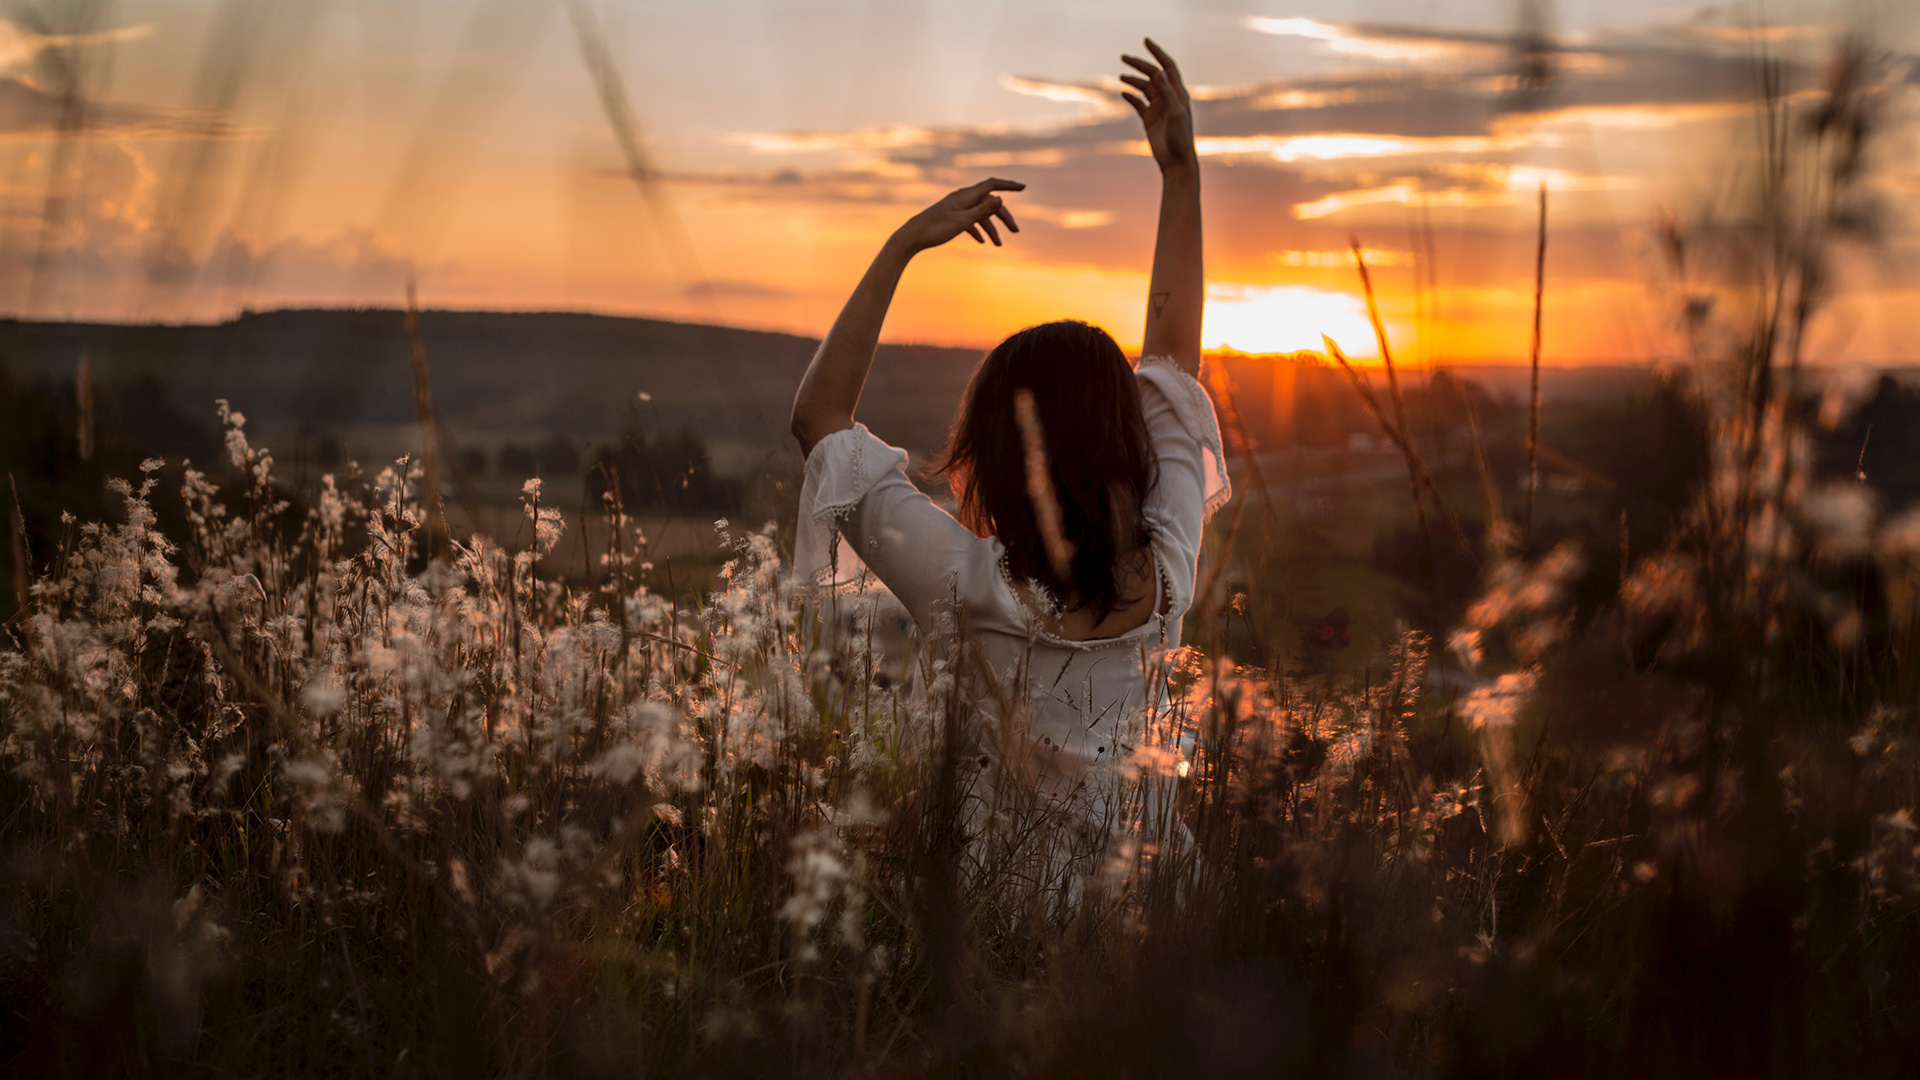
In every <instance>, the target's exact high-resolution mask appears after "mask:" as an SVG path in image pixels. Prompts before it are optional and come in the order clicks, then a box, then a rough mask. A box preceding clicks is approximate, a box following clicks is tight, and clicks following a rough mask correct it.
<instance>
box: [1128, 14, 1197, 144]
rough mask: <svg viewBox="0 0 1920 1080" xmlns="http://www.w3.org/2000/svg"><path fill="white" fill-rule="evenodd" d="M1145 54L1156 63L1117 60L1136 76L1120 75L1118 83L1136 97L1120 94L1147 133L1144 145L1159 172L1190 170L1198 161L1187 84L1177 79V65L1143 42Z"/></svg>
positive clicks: (1134, 59)
mask: <svg viewBox="0 0 1920 1080" xmlns="http://www.w3.org/2000/svg"><path fill="white" fill-rule="evenodd" d="M1146 45H1147V50H1148V51H1149V52H1151V53H1153V58H1154V60H1158V61H1159V63H1158V64H1155V63H1153V62H1151V61H1147V60H1142V59H1140V58H1139V57H1137V56H1122V57H1121V58H1120V59H1121V60H1122V61H1124V62H1125V63H1126V64H1127V65H1128V66H1129V67H1132V68H1133V69H1134V70H1135V71H1138V72H1140V74H1138V75H1122V76H1120V81H1121V82H1123V83H1126V84H1127V85H1128V86H1131V87H1133V88H1134V89H1135V90H1138V91H1140V93H1139V94H1138V95H1134V94H1129V93H1126V92H1125V91H1122V92H1121V94H1120V96H1121V97H1124V98H1126V99H1127V104H1129V105H1131V106H1133V111H1134V112H1137V113H1139V114H1140V122H1141V123H1142V124H1143V125H1145V126H1146V129H1147V145H1148V146H1150V147H1152V148H1153V160H1154V161H1156V162H1158V163H1159V165H1160V171H1161V172H1166V171H1167V170H1169V169H1174V168H1191V167H1192V166H1193V165H1194V164H1195V163H1196V162H1197V160H1198V158H1197V157H1196V156H1195V154H1194V150H1193V101H1192V99H1191V98H1189V97H1188V96H1187V84H1186V83H1185V82H1184V81H1183V80H1182V79H1181V78H1180V65H1178V64H1176V63H1174V62H1173V57H1171V56H1168V55H1167V51H1166V50H1165V49H1162V48H1161V47H1160V46H1158V45H1156V44H1154V43H1153V39H1152V38H1147V39H1146Z"/></svg>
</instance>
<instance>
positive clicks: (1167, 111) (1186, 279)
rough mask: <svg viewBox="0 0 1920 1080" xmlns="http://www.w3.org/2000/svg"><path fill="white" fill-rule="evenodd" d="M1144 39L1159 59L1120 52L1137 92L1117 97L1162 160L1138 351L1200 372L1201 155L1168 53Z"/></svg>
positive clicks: (1191, 372)
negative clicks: (1157, 226)
mask: <svg viewBox="0 0 1920 1080" xmlns="http://www.w3.org/2000/svg"><path fill="white" fill-rule="evenodd" d="M1146 44H1147V48H1148V50H1150V51H1151V52H1152V53H1153V57H1154V59H1155V60H1158V61H1159V63H1158V64H1154V63H1151V62H1149V61H1146V60H1142V59H1140V58H1139V57H1137V56H1123V57H1121V59H1122V60H1124V61H1125V62H1126V63H1127V64H1128V65H1130V66H1131V67H1133V68H1134V70H1136V71H1138V72H1140V74H1139V75H1122V76H1120V79H1121V81H1123V82H1125V83H1126V84H1127V85H1129V86H1131V87H1133V88H1134V89H1136V90H1138V91H1140V96H1139V97H1136V96H1134V95H1133V94H1124V95H1122V96H1124V97H1125V98H1126V99H1127V104H1129V105H1132V106H1133V109H1134V111H1135V112H1137V113H1139V114H1140V122H1141V123H1142V124H1143V125H1145V126H1146V129H1147V145H1148V146H1149V147H1151V148H1152V150H1153V160H1154V161H1155V162H1156V163H1158V164H1159V166H1160V230H1159V235H1158V237H1157V238H1156V239H1155V241H1154V245H1153V276H1152V280H1151V283H1150V284H1149V285H1148V286H1147V326H1146V332H1145V333H1144V334H1143V335H1142V338H1141V349H1140V354H1141V355H1142V356H1170V357H1172V358H1173V360H1174V362H1175V363H1177V364H1179V365H1180V367H1181V369H1182V370H1184V371H1185V372H1186V373H1187V374H1189V375H1193V376H1196V377H1197V376H1198V375H1199V374H1200V324H1201V318H1202V316H1203V314H1204V312H1205V310H1206V307H1205V305H1206V270H1205V263H1204V261H1203V259H1202V258H1201V251H1200V158H1199V155H1198V154H1196V153H1195V152H1194V145H1193V103H1192V101H1191V100H1190V99H1189V98H1188V96H1187V87H1186V83H1185V82H1184V81H1182V79H1181V78H1180V68H1179V66H1178V65H1176V64H1175V63H1174V62H1173V57H1171V56H1168V55H1167V53H1166V50H1164V49H1162V48H1161V47H1160V46H1158V45H1156V44H1154V43H1153V41H1152V39H1148V40H1147V43H1146Z"/></svg>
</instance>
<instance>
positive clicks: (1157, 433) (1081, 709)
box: [794, 357, 1230, 826]
mask: <svg viewBox="0 0 1920 1080" xmlns="http://www.w3.org/2000/svg"><path fill="white" fill-rule="evenodd" d="M1137 377H1138V378H1139V380H1140V400H1141V407H1142V410H1143V412H1144V414H1145V419H1146V426H1147V432H1148V436H1149V439H1150V440H1151V443H1152V446H1153V452H1154V455H1155V457H1156V458H1157V459H1158V463H1159V479H1158V481H1157V482H1156V483H1155V484H1154V486H1153V488H1152V490H1151V491H1149V492H1148V493H1147V498H1146V504H1145V506H1144V508H1143V510H1144V517H1145V519H1146V523H1147V528H1148V532H1149V536H1150V541H1151V550H1152V554H1153V558H1154V561H1155V562H1156V563H1157V564H1158V567H1159V575H1158V576H1159V581H1158V583H1157V584H1158V588H1159V589H1160V590H1161V593H1160V599H1161V601H1162V602H1161V603H1159V604H1156V605H1155V610H1156V611H1157V612H1159V614H1158V615H1157V616H1156V617H1153V618H1149V619H1148V620H1147V621H1146V622H1145V623H1143V624H1142V625H1140V626H1138V627H1136V628H1134V629H1132V630H1129V631H1127V632H1126V633H1124V634H1120V635H1118V636H1115V637H1108V638H1094V639H1090V640H1085V641H1072V640H1068V639H1065V638H1061V637H1058V636H1055V635H1053V634H1050V633H1048V632H1047V631H1046V630H1045V628H1044V627H1043V626H1042V625H1041V619H1040V617H1039V614H1038V613H1037V612H1036V611H1035V610H1034V609H1033V608H1032V607H1031V606H1030V605H1029V604H1028V603H1027V602H1026V601H1025V600H1023V599H1022V596H1021V593H1020V592H1019V591H1018V590H1016V589H1015V588H1014V583H1013V580H1012V578H1011V576H1010V574H1009V573H1008V571H1007V563H1006V548H1005V547H1004V545H1002V544H1001V542H1000V541H999V540H998V539H995V538H992V537H980V536H976V535H975V534H974V533H973V531H972V530H970V529H968V528H967V527H966V526H964V525H962V524H961V523H960V522H959V521H958V520H956V519H955V518H954V517H953V515H951V514H949V513H947V512H946V511H945V510H943V509H941V508H940V507H939V506H938V505H937V504H935V503H934V501H933V500H932V499H931V498H929V497H928V496H927V495H926V494H925V493H924V492H922V491H921V490H920V489H919V488H917V487H915V486H914V485H913V483H912V482H911V481H910V480H908V479H907V475H906V462H907V454H906V451H904V450H901V449H899V448H898V447H894V446H889V445H888V444H886V443H884V442H882V441H881V440H879V439H878V438H876V437H874V435H873V434H872V433H871V432H869V431H868V430H867V429H866V427H865V426H864V425H861V424H855V425H854V426H852V427H850V428H846V429H844V430H841V431H836V432H834V433H833V434H831V435H828V436H827V437H826V438H824V439H822V440H820V442H819V443H818V444H816V445H815V446H814V448H813V451H812V453H810V454H809V455H808V456H807V469H806V480H805V482H804V483H803V485H802V486H801V489H800V520H799V531H798V538H797V541H796V544H795V552H794V569H795V572H796V573H797V574H799V575H803V578H802V580H806V581H810V582H812V583H814V584H816V585H826V586H832V585H838V584H844V583H846V582H848V581H849V579H850V577H851V576H852V573H854V572H857V567H858V563H856V561H855V560H852V559H848V558H846V557H845V552H844V551H843V550H842V549H840V547H839V538H840V537H841V536H844V537H845V538H846V540H847V542H848V544H849V545H851V547H852V549H853V553H855V554H857V555H858V562H860V563H864V564H865V565H866V567H867V568H869V569H871V570H872V571H873V573H874V574H875V575H876V576H878V577H879V579H880V581H881V582H882V583H883V584H885V585H886V587H887V589H888V590H889V591H891V592H892V593H893V595H894V597H895V598H896V599H898V600H899V601H900V603H901V604H902V605H903V606H904V607H905V608H906V609H907V611H908V613H909V614H911V615H912V617H913V620H914V622H915V623H916V624H917V625H918V626H919V628H920V631H921V633H922V634H923V635H933V636H935V637H936V638H938V637H940V636H943V635H951V634H952V633H954V631H955V628H956V627H960V626H964V633H965V636H966V638H967V640H968V641H969V642H970V643H972V644H973V645H974V646H975V647H976V648H977V650H978V653H979V655H980V657H981V658H982V659H984V661H985V666H986V667H987V668H988V669H990V670H991V672H992V675H993V678H994V681H995V683H996V684H997V686H996V687H994V688H992V690H990V692H989V693H987V694H986V695H984V697H983V701H982V704H983V707H984V711H986V712H987V713H988V715H989V720H990V722H989V723H988V724H987V725H986V727H988V728H992V727H994V726H995V725H994V724H993V723H992V722H991V720H992V719H994V718H995V717H994V714H995V712H996V711H997V710H996V709H995V706H994V704H993V702H994V701H995V700H1000V701H1006V700H1024V702H1025V705H1026V709H1025V713H1026V715H1025V717H1024V721H1025V727H1024V734H1025V736H1026V738H1027V739H1028V740H1029V741H1030V743H1029V747H1028V749H1030V750H1031V751H1032V753H1033V755H1034V757H1035V759H1036V760H1037V761H1038V762H1039V764H1040V766H1041V771H1042V773H1043V774H1044V775H1045V776H1046V777H1047V782H1046V784H1045V785H1044V786H1045V787H1047V788H1048V789H1050V790H1053V791H1055V792H1059V793H1066V792H1069V791H1074V790H1079V791H1088V790H1089V789H1090V788H1104V785H1100V784H1095V783H1090V781H1093V780H1094V779H1095V778H1096V777H1097V776H1098V775H1100V774H1102V773H1111V772H1113V771H1114V770H1112V769H1111V768H1103V767H1106V766H1112V765H1117V764H1125V763H1127V762H1129V761H1133V760H1135V759H1136V750H1137V748H1136V747H1135V746H1134V745H1132V742H1133V740H1134V739H1137V738H1138V736H1139V732H1140V725H1141V716H1142V713H1143V712H1144V711H1145V710H1147V709H1148V708H1149V707H1150V706H1152V705H1155V704H1157V702H1154V701H1149V695H1150V688H1156V687H1157V688H1158V689H1154V690H1151V692H1152V693H1155V694H1157V693H1161V692H1164V687H1165V679H1164V677H1163V676H1164V668H1163V666H1162V665H1164V664H1165V655H1166V652H1167V651H1168V650H1170V649H1172V648H1173V647H1175V646H1177V645H1179V643H1180V625H1181V619H1182V618H1183V617H1184V616H1185V615H1186V613H1187V610H1188V609H1189V608H1190V607H1191V606H1192V604H1193V593H1194V587H1195V579H1196V575H1197V572H1198V563H1199V556H1200V538H1201V534H1202V531H1203V527H1204V525H1205V523H1206V520H1207V518H1208V516H1209V515H1211V514H1212V513H1213V512H1214V511H1215V510H1217V509H1219V507H1220V506H1221V505H1222V504H1224V503H1225V502H1226V501H1227V499H1228V497H1229V495H1230V488H1229V485H1228V481H1227V470H1226V460H1225V457H1224V455H1223V454H1222V451H1221V444H1220V427H1219V422H1218V420H1217V419H1216V418H1215V416H1214V410H1213V403H1212V401H1211V400H1209V399H1208V397H1207V394H1206V392H1205V391H1204V390H1202V389H1201V387H1200V384H1199V382H1197V381H1196V380H1195V379H1194V378H1193V377H1192V376H1190V375H1188V374H1187V373H1186V372H1184V371H1182V370H1181V369H1180V368H1179V366H1178V365H1176V364H1175V363H1174V362H1173V361H1172V360H1171V359H1169V358H1166V357H1147V358H1145V359H1143V360H1142V361H1141V362H1140V366H1139V369H1138V372H1137ZM956 605H957V610H956ZM1009 691H1011V692H1009ZM1016 738H1017V736H1016ZM985 749H997V750H998V752H999V753H1000V754H1006V753H1007V752H1008V751H1009V750H1010V749H1011V748H1010V747H1008V746H1006V745H1005V743H1004V742H1002V743H1000V744H999V745H998V746H997V747H988V748H985ZM1080 812H1081V813H1082V814H1083V815H1087V816H1090V817H1105V818H1107V821H1106V824H1107V825H1109V826H1111V825H1113V824H1117V822H1115V821H1114V820H1113V819H1112V817H1111V813H1112V808H1111V806H1110V805H1109V804H1108V803H1107V801H1106V800H1105V799H1104V798H1102V797H1100V796H1098V795H1095V796H1094V801H1093V802H1092V803H1091V804H1087V805H1083V806H1082V808H1081V810H1080Z"/></svg>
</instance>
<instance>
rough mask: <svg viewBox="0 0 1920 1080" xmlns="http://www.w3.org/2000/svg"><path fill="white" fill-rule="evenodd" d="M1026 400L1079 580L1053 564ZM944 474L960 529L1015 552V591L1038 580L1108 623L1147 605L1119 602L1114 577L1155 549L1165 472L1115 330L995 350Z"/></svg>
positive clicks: (1056, 334) (964, 410) (1019, 341)
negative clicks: (1150, 509)
mask: <svg viewBox="0 0 1920 1080" xmlns="http://www.w3.org/2000/svg"><path fill="white" fill-rule="evenodd" d="M1021 391H1026V392H1027V393H1028V394H1031V395H1032V399H1033V405H1034V410H1033V411H1034V414H1035V416H1037V418H1038V420H1039V427H1040V430H1041V432H1043V433H1044V436H1045V446H1046V460H1047V465H1048V472H1049V473H1050V474H1051V479H1052V482H1053V483H1052V487H1053V496H1054V498H1055V499H1056V500H1057V502H1058V504H1059V526H1058V528H1059V532H1060V533H1061V534H1062V535H1063V537H1064V539H1065V540H1066V542H1067V544H1068V545H1069V547H1070V550H1071V555H1070V557H1069V558H1068V559H1067V560H1065V561H1066V562H1067V564H1068V566H1069V567H1070V569H1071V571H1072V574H1071V580H1070V581H1067V580H1062V579H1061V576H1060V575H1059V574H1058V573H1056V571H1055V569H1054V567H1055V564H1056V561H1057V560H1054V559H1049V557H1048V550H1047V537H1046V535H1045V534H1044V532H1043V529H1042V525H1041V521H1040V517H1039V515H1038V514H1036V513H1035V508H1034V496H1033V495H1031V494H1030V491H1029V484H1028V474H1027V454H1026V446H1025V442H1024V441H1023V439H1022V431H1021V424H1020V420H1019V417H1018V416H1017V415H1016V409H1015V404H1014V402H1015V399H1016V397H1017V396H1018V395H1019V394H1020V392H1021ZM938 471H939V472H940V473H944V474H945V475H946V477H947V481H948V483H949V484H950V485H951V486H952V488H953V494H954V498H955V499H956V500H958V502H959V504H960V520H961V521H962V522H963V523H965V524H966V526H967V527H968V528H970V529H972V530H973V531H974V532H975V533H978V534H979V535H981V536H995V537H998V538H999V539H1000V542H1001V543H1002V544H1004V545H1006V549H1007V564H1008V565H1007V569H1008V570H1009V571H1011V572H1012V574H1013V576H1014V580H1016V581H1025V580H1030V579H1031V580H1036V581H1039V582H1040V583H1041V584H1043V585H1045V586H1047V588H1048V589H1049V590H1051V591H1052V593H1053V595H1054V597H1055V598H1056V599H1058V600H1059V601H1060V602H1061V603H1062V604H1063V605H1067V606H1069V607H1071V608H1074V609H1078V608H1088V609H1091V610H1092V611H1093V612H1094V613H1095V615H1097V616H1098V617H1100V618H1105V617H1106V615H1107V614H1109V613H1110V612H1112V611H1113V610H1114V609H1116V608H1118V607H1121V606H1123V605H1125V604H1129V603H1133V602H1134V601H1135V600H1137V599H1138V598H1137V597H1123V596H1121V595H1120V585H1119V582H1118V581H1117V580H1116V578H1115V576H1114V566H1115V564H1116V563H1117V562H1120V561H1121V560H1123V559H1126V558H1128V557H1130V556H1132V555H1134V554H1136V553H1138V552H1140V551H1142V550H1144V549H1145V547H1146V544H1147V523H1146V519H1145V517H1144V516H1143V508H1144V506H1145V504H1146V496H1147V492H1148V491H1150V490H1151V489H1152V488H1153V485H1154V482H1155V480H1156V479H1157V478H1158V464H1157V462H1156V461H1155V459H1154V456H1153V445H1152V443H1150V442H1149V441H1148V439H1147V424H1146V418H1145V417H1144V416H1143V415H1142V414H1141V411H1140V387H1139V384H1138V382H1137V381H1136V380H1135V378H1134V374H1133V368H1132V366H1131V365H1129V364H1128V363H1127V357H1126V354H1125V353H1123V352H1121V351H1120V346H1119V345H1117V344H1115V343H1114V340H1113V338H1111V337H1109V336H1107V332H1106V331H1104V330H1101V329H1100V328H1099V327H1096V326H1089V325H1087V324H1086V323H1083V322H1078V321H1069V320H1062V321H1060V322H1050V323H1042V324H1041V325H1039V326H1030V327H1028V328H1026V329H1025V330H1022V331H1020V332H1019V333H1017V334H1014V335H1013V336H1012V337H1010V338H1008V339H1007V340H1005V341H1003V342H1001V343H1000V344H999V345H997V346H995V347H994V349H993V351H992V352H989V353H988V354H987V355H986V358H985V359H984V360H982V361H980V366H979V368H978V369H976V370H975V371H974V373H973V380H972V382H971V383H970V384H969V385H968V387H967V394H966V399H965V400H964V401H963V402H962V403H961V406H960V413H959V415H958V416H956V417H955V418H954V422H953V432H952V435H951V436H950V437H949V439H948V441H947V452H946V455H945V458H944V459H943V461H942V463H941V465H940V467H939V470H938ZM1063 554H1064V553H1063Z"/></svg>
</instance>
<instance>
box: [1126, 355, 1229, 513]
mask: <svg viewBox="0 0 1920 1080" xmlns="http://www.w3.org/2000/svg"><path fill="white" fill-rule="evenodd" d="M1140 381H1141V382H1143V383H1146V384H1148V385H1150V386H1152V387H1153V388H1154V389H1156V390H1158V391H1160V394H1161V396H1162V397H1164V398H1165V399H1166V402H1167V405H1168V406H1169V407H1170V408H1171V410H1172V416H1173V419H1174V420H1175V421H1177V422H1178V424H1179V425H1180V432H1179V433H1180V434H1183V435H1185V436H1186V437H1187V438H1188V439H1190V440H1192V441H1193V442H1194V443H1195V444H1197V449H1198V450H1199V453H1200V471H1201V478H1202V488H1201V505H1202V510H1203V517H1212V516H1213V513H1214V511H1216V510H1218V509H1220V508H1221V507H1222V506H1225V505H1226V504H1227V500H1228V499H1231V498H1232V497H1233V484H1232V483H1231V482H1230V481H1229V480H1228V479H1227V455H1226V453H1225V451H1224V450H1223V449H1222V446H1221V441H1220V420H1219V418H1218V417H1217V416H1215V415H1214V411H1213V399H1212V398H1209V397H1208V396H1207V392H1206V391H1205V390H1203V389H1201V387H1200V382H1199V380H1197V379H1195V378H1194V377H1193V376H1191V375H1189V374H1187V373H1186V372H1185V371H1183V370H1181V368H1180V365H1179V364H1177V363H1175V362H1174V360H1173V358H1172V357H1170V356H1147V357H1142V358H1141V360H1140ZM1161 426H1164V425H1161ZM1164 434H1172V433H1170V432H1169V433H1164ZM1162 435H1163V432H1160V431H1155V432H1154V438H1155V442H1159V441H1160V440H1161V437H1162Z"/></svg>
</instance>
